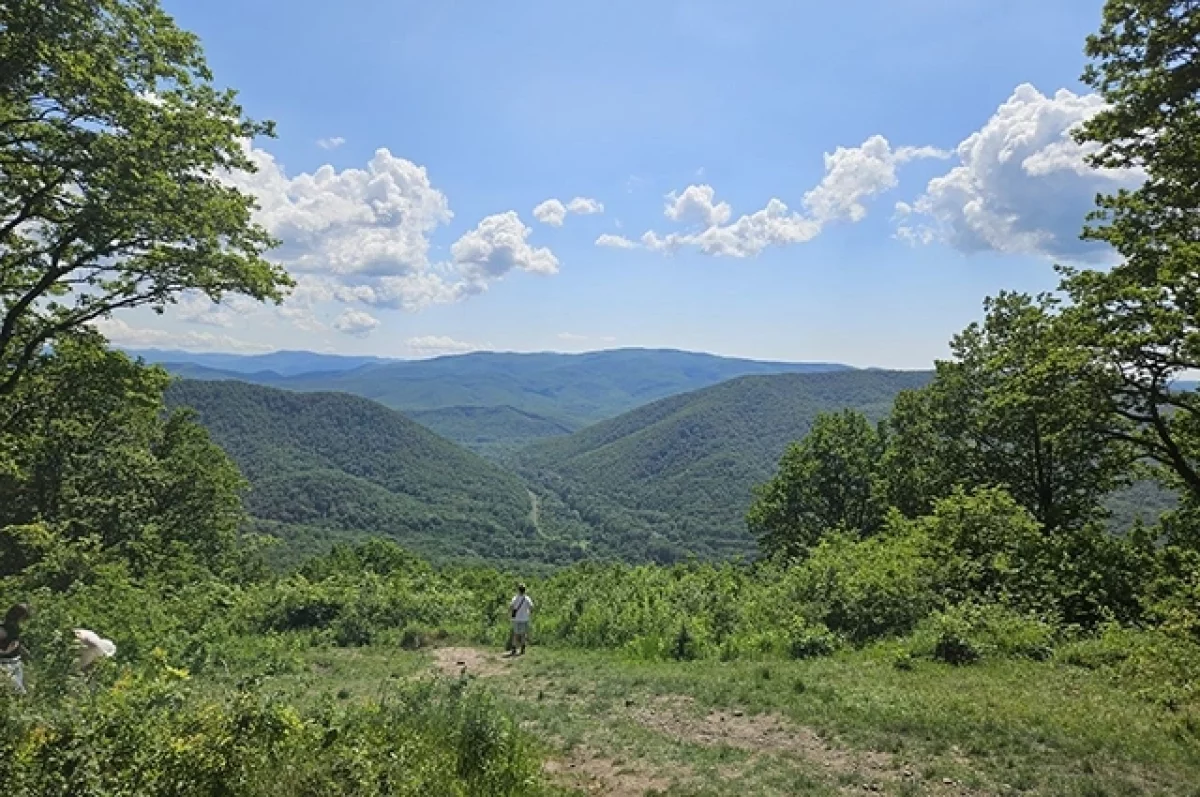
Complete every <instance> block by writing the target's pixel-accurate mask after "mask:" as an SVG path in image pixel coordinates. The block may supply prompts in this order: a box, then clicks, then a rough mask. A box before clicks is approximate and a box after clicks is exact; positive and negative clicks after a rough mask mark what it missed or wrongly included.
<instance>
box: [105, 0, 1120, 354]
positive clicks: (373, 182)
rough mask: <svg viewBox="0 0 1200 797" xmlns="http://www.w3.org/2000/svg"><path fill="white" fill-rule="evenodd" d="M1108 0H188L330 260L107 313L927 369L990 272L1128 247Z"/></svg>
mask: <svg viewBox="0 0 1200 797" xmlns="http://www.w3.org/2000/svg"><path fill="white" fill-rule="evenodd" d="M1100 5H1101V4H1100V2H1099V0H1096V1H1095V2H1092V0H1086V1H1085V0H1067V1H1065V2H1058V3H1041V2H1039V3H1034V2H1027V0H1007V1H1006V2H1004V3H993V2H982V0H853V1H852V2H848V3H836V4H834V3H810V2H798V1H797V0H790V1H789V0H744V1H743V2H737V3H734V2H715V0H711V1H710V0H670V1H669V0H643V1H642V2H626V1H625V0H605V2H543V1H542V0H530V1H527V2H515V3H493V2H470V3H468V2H449V1H447V2H439V3H428V2H422V3H417V2H396V1H395V0H346V1H345V2H340V3H329V2H312V1H311V0H288V2H279V1H277V0H236V1H235V0H205V2H203V3H196V2H179V1H178V0H169V1H168V2H166V7H167V9H168V11H169V12H171V13H172V14H173V15H175V17H176V19H177V21H178V22H179V23H180V24H181V25H182V26H183V27H185V28H187V29H189V30H192V31H194V32H196V33H198V34H199V35H200V37H201V39H202V41H203V44H204V46H205V49H206V52H207V54H208V57H209V61H210V65H211V66H212V68H213V71H214V72H215V74H216V77H217V81H218V83H220V84H223V85H228V86H232V87H235V88H237V89H238V90H239V91H240V95H241V99H242V102H243V105H244V107H245V109H246V111H247V113H248V114H249V115H250V116H252V117H255V118H269V119H273V120H275V122H276V123H277V125H278V133H279V135H278V138H276V139H274V140H262V141H257V142H254V144H253V147H254V149H253V150H252V153H253V154H254V156H255V158H256V160H258V161H259V162H260V163H261V164H262V165H263V166H264V168H263V169H261V170H260V172H259V173H258V174H257V175H255V176H254V177H253V178H238V179H239V180H240V182H239V184H240V185H242V186H243V187H244V188H245V189H246V190H248V191H252V192H254V193H255V194H256V195H258V196H259V197H260V202H261V204H262V205H263V208H264V210H263V215H262V220H263V223H264V224H266V225H267V226H268V227H269V228H271V229H272V230H273V231H274V232H275V233H276V234H277V235H278V236H279V237H280V238H281V239H282V240H283V241H284V242H285V244H284V246H283V247H282V248H281V250H280V251H279V252H278V253H277V257H278V258H279V259H280V260H281V262H284V263H285V264H286V265H287V266H288V267H289V269H290V270H291V271H292V272H293V274H295V275H296V276H297V278H298V279H299V280H300V282H301V286H302V287H301V289H300V290H298V291H297V294H296V296H295V297H294V298H293V299H291V300H289V301H288V303H287V304H285V306H284V308H283V309H282V310H277V309H272V308H259V307H254V306H252V305H250V304H249V303H244V302H236V301H234V302H230V303H228V304H227V306H218V307H214V306H211V305H210V304H209V303H208V302H207V300H206V299H202V298H201V297H186V298H185V301H184V302H182V303H181V304H180V305H179V306H178V307H176V308H173V310H172V311H169V312H168V313H167V315H166V316H164V317H162V318H157V317H154V316H152V315H150V314H141V313H139V312H134V313H127V314H124V315H120V316H118V317H116V318H115V319H114V320H112V321H110V322H108V323H107V324H106V325H105V331H106V332H107V333H108V334H109V335H110V337H112V338H113V339H114V340H115V341H116V342H118V343H124V344H126V345H138V346H146V345H153V346H160V347H187V348H192V349H197V350H200V349H210V350H238V351H257V350H263V349H274V348H309V349H314V350H325V351H336V352H343V353H370V354H380V355H389V356H400V357H411V356H427V355H430V354H435V353H446V352H453V351H459V350H468V349H472V348H486V349H502V350H526V351H527V350H548V349H554V350H562V351H577V350H587V349H596V348H610V347H614V346H656V347H657V346H668V347H676V348H684V349H692V350H703V351H711V352H716V353H721V354H730V355H740V356H750V357H761V358H772V359H787V360H832V361H841V362H847V363H852V364H855V365H863V366H866V365H874V366H884V367H900V368H920V367H927V366H929V365H930V363H931V362H932V360H933V359H934V358H936V357H942V356H945V354H946V352H947V347H946V343H947V340H948V338H949V337H950V336H951V335H952V334H953V333H954V332H956V331H957V330H959V329H961V328H962V327H963V326H964V325H965V324H967V323H969V322H970V321H971V320H973V319H975V318H976V317H978V315H979V313H980V304H981V302H982V300H983V298H984V297H985V296H986V295H988V294H990V293H995V292H996V291H998V290H1000V289H1002V288H1015V289H1022V290H1040V289H1045V288H1050V287H1052V286H1053V285H1054V283H1055V278H1054V274H1053V271H1052V269H1051V263H1052V262H1054V260H1060V261H1061V260H1072V261H1080V262H1100V261H1101V260H1102V258H1103V254H1104V253H1103V252H1100V251H1098V250H1095V249H1092V248H1089V247H1087V246H1083V245H1081V244H1080V243H1079V242H1078V241H1077V240H1076V237H1077V233H1078V229H1079V227H1080V226H1081V224H1082V215H1083V213H1084V212H1086V210H1087V209H1088V206H1089V203H1090V198H1091V197H1092V196H1093V195H1094V193H1095V192H1096V191H1097V190H1104V189H1107V188H1111V187H1113V186H1115V185H1118V184H1122V183H1124V182H1125V181H1127V180H1128V176H1127V175H1119V174H1105V175H1100V174H1096V173H1094V172H1091V171H1090V170H1089V169H1087V168H1086V167H1084V166H1083V165H1082V163H1081V155H1082V153H1081V152H1080V151H1079V148H1078V147H1077V146H1076V145H1074V144H1073V143H1072V142H1071V141H1070V139H1069V132H1068V131H1069V129H1070V127H1071V125H1073V124H1075V123H1077V122H1078V121H1079V120H1080V119H1082V118H1084V117H1086V116H1087V115H1088V114H1090V113H1094V112H1095V110H1096V109H1098V108H1099V107H1100V105H1099V100H1098V99H1097V98H1095V97H1092V96H1090V95H1088V94H1087V90H1086V88H1085V87H1083V86H1081V85H1080V84H1079V83H1078V75H1079V74H1080V72H1081V71H1082V68H1083V66H1084V60H1083V55H1082V48H1083V41H1084V38H1085V36H1086V35H1087V34H1088V33H1089V32H1090V31H1092V30H1093V29H1095V27H1096V26H1097V25H1098V22H1099V14H1100ZM1060 90H1065V93H1056V92H1060ZM839 148H841V151H840V152H839ZM381 149H385V150H386V152H384V153H379V151H380V150H381ZM827 156H832V158H827ZM326 166H327V167H328V168H324V169H323V167H326ZM422 169H423V170H424V171H423V172H422ZM689 187H691V188H689ZM574 198H579V201H578V202H576V203H574V207H575V208H576V209H577V210H580V211H585V210H586V211H592V212H570V209H569V208H570V207H571V206H572V203H571V200H572V199H574ZM547 200H558V202H560V203H562V204H561V205H555V204H554V203H550V204H549V205H543V203H545V202H546V201H547ZM772 200H775V201H776V203H775V204H774V205H772V204H771V203H772ZM778 203H782V204H783V205H786V210H784V209H782V206H781V205H779V204H778ZM539 205H542V208H541V210H539V211H538V212H537V213H535V208H537V207H538V206H539ZM600 206H602V207H603V210H602V212H601V211H600ZM564 211H565V213H564ZM556 222H558V224H556ZM647 233H652V235H650V236H646V234H647ZM601 236H612V237H608V238H601ZM615 236H620V237H621V239H623V240H622V241H620V242H618V241H617V239H616V238H615ZM598 239H599V240H600V241H601V242H603V243H607V244H613V243H622V244H623V245H622V246H621V247H617V246H612V245H598V244H597V241H598Z"/></svg>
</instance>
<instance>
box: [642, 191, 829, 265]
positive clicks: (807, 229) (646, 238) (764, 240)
mask: <svg viewBox="0 0 1200 797" xmlns="http://www.w3.org/2000/svg"><path fill="white" fill-rule="evenodd" d="M820 231H821V225H820V224H819V223H818V222H816V221H814V220H812V219H809V218H806V217H804V216H801V215H800V214H799V213H794V212H791V211H789V210H788V206H787V205H785V204H784V203H783V202H781V201H780V200H778V199H772V200H771V201H769V202H768V203H767V206H766V207H765V208H763V209H762V210H759V211H756V212H754V213H750V214H747V215H745V216H739V217H738V219H737V220H736V221H734V222H733V223H731V224H727V225H720V224H714V225H712V226H710V227H708V228H706V229H704V230H702V231H701V232H697V233H688V234H680V233H671V234H670V235H667V236H659V235H658V234H657V233H655V232H653V231H650V232H647V233H646V234H645V235H643V236H642V245H643V246H645V247H646V248H647V249H650V250H653V251H656V252H674V251H676V250H678V249H680V248H682V247H685V246H693V247H696V248H698V249H699V250H700V251H702V252H704V253H705V254H708V255H714V256H717V257H752V256H753V255H757V254H758V253H759V252H762V251H763V250H764V249H766V248H767V247H768V246H783V245H787V244H794V243H803V242H804V241H808V240H811V239H813V238H815V237H816V236H817V234H818V233H820Z"/></svg>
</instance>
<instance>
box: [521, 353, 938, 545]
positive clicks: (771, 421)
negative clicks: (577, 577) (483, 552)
mask: <svg viewBox="0 0 1200 797" xmlns="http://www.w3.org/2000/svg"><path fill="white" fill-rule="evenodd" d="M929 379H930V374H929V373H928V372H896V371H844V372H834V373H818V374H778V375H771V376H748V377H743V378H740V379H735V380H731V381H728V382H724V383H722V384H719V385H715V386H713V387H709V388H706V389H704V390H699V391H696V392H693V393H688V394H684V395H680V396H673V397H671V398H667V399H663V400H661V401H657V402H654V403H652V404H650V405H647V406H645V407H641V408H639V409H636V410H633V411H632V412H628V413H625V414H624V415H621V416H619V417H617V418H613V419H611V420H608V421H604V422H602V423H598V424H595V425H594V426H590V427H588V428H586V429H583V430H582V431H579V432H576V433H575V434H573V435H571V436H570V437H565V438H560V439H554V440H549V441H545V442H542V443H538V444H536V445H533V446H530V447H528V448H526V449H523V450H522V451H521V452H519V453H518V454H516V455H514V457H513V458H512V463H513V465H514V467H515V468H517V469H518V470H519V471H520V472H522V473H523V474H525V475H526V476H527V477H528V478H530V479H531V480H532V481H534V482H535V483H536V484H537V485H538V486H539V489H540V490H542V491H543V492H544V493H545V499H546V500H545V502H544V503H545V514H546V517H547V520H546V522H547V525H549V526H551V527H552V528H554V529H555V530H559V527H560V526H566V527H570V526H571V525H572V524H585V525H587V526H589V527H591V528H592V529H593V532H592V539H593V540H594V542H595V543H596V544H599V545H602V546H605V547H608V548H610V549H611V550H612V551H613V552H615V553H619V554H621V555H623V556H626V557H629V558H634V559H639V558H653V559H657V560H670V559H675V558H679V557H680V556H684V555H686V554H688V553H695V554H698V555H701V556H705V557H712V556H728V555H735V554H751V553H753V552H754V545H753V541H752V540H751V538H750V537H749V535H748V533H747V531H746V528H745V522H744V515H745V512H746V509H747V508H748V507H749V505H750V501H751V497H752V488H753V487H754V485H756V484H758V483H760V482H762V481H765V480H766V479H767V478H769V477H770V475H771V473H772V472H773V471H774V469H775V467H776V465H777V464H778V461H779V457H780V456H781V455H782V453H783V451H784V449H785V448H786V447H787V445H788V443H790V442H792V441H794V440H798V439H799V438H801V437H803V436H804V434H805V433H806V432H807V431H808V428H809V425H810V423H811V422H812V420H813V418H814V417H815V416H816V415H817V414H818V413H819V412H823V411H830V410H839V409H843V408H855V409H859V410H862V411H864V412H865V413H867V414H868V415H869V416H870V417H872V418H877V419H878V418H883V417H884V416H885V415H886V414H887V413H888V411H889V410H890V408H891V405H892V401H893V400H894V398H895V396H896V394H897V393H899V392H900V391H902V390H905V389H910V388H916V387H920V386H922V385H924V384H926V383H927V382H928V381H929Z"/></svg>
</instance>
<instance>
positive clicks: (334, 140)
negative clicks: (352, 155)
mask: <svg viewBox="0 0 1200 797" xmlns="http://www.w3.org/2000/svg"><path fill="white" fill-rule="evenodd" d="M345 143H346V139H344V138H342V137H341V136H333V137H331V138H318V139H317V146H318V147H320V148H321V149H337V148H338V147H340V146H341V145H342V144H345Z"/></svg>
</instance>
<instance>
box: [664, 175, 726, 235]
mask: <svg viewBox="0 0 1200 797" xmlns="http://www.w3.org/2000/svg"><path fill="white" fill-rule="evenodd" d="M716 193H717V192H716V190H715V189H714V188H713V187H712V186H711V185H689V186H688V187H687V188H685V189H683V192H682V193H675V192H671V193H670V194H667V207H666V210H665V211H664V212H665V213H666V216H667V218H668V219H671V220H673V221H680V222H685V223H686V222H693V221H696V222H700V223H701V224H703V225H704V226H705V227H711V226H712V225H714V224H724V223H725V222H727V221H729V216H730V214H731V213H732V212H733V211H732V209H731V208H730V207H729V203H727V202H717V203H714V202H713V199H714V197H715V196H716Z"/></svg>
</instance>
